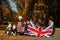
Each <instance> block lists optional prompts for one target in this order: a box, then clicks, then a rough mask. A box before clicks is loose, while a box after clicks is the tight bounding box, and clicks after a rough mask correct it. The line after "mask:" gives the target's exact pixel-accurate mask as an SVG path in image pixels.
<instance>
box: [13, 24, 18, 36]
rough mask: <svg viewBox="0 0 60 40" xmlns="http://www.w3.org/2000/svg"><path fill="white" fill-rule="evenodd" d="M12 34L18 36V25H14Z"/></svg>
mask: <svg viewBox="0 0 60 40" xmlns="http://www.w3.org/2000/svg"><path fill="white" fill-rule="evenodd" d="M12 34H13V35H14V36H15V35H16V34H17V30H16V25H15V24H13V27H12Z"/></svg>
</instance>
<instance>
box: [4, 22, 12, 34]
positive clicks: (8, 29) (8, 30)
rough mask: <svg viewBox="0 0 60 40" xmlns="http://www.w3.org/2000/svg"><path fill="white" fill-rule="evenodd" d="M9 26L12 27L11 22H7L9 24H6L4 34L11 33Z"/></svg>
mask: <svg viewBox="0 0 60 40" xmlns="http://www.w3.org/2000/svg"><path fill="white" fill-rule="evenodd" d="M11 27H12V24H11V23H10V22H9V24H8V26H7V28H6V31H5V34H6V35H11V33H12V31H11V30H12V29H11Z"/></svg>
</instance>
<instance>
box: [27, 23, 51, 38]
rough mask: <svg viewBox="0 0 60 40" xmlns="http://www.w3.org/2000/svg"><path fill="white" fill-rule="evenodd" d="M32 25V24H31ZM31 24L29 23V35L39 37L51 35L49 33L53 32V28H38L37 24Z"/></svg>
mask: <svg viewBox="0 0 60 40" xmlns="http://www.w3.org/2000/svg"><path fill="white" fill-rule="evenodd" d="M31 25H32V26H31ZM31 25H28V28H27V30H28V31H29V32H28V34H29V35H35V36H37V37H41V36H42V37H50V36H49V35H51V34H52V29H47V30H45V29H43V28H42V27H40V28H38V29H37V28H36V27H34V26H35V25H33V24H31Z"/></svg>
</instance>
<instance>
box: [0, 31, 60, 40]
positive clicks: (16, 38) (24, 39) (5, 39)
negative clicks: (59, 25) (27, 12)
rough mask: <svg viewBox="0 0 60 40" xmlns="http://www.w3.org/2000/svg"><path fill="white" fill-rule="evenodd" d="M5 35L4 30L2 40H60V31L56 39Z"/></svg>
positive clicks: (0, 37)
mask: <svg viewBox="0 0 60 40" xmlns="http://www.w3.org/2000/svg"><path fill="white" fill-rule="evenodd" d="M3 33H4V30H0V40H60V30H57V31H56V32H55V35H54V37H52V38H42V37H41V38H37V37H31V36H20V35H17V36H12V35H10V36H6V35H2V34H3Z"/></svg>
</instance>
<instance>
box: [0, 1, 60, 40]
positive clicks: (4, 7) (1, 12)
mask: <svg viewBox="0 0 60 40" xmlns="http://www.w3.org/2000/svg"><path fill="white" fill-rule="evenodd" d="M59 8H60V0H0V34H3V32H4V30H5V28H6V27H7V24H8V22H12V23H16V22H17V21H18V17H19V16H22V17H23V19H24V20H27V19H30V18H32V19H34V21H35V22H37V24H39V25H41V24H44V25H46V24H47V21H48V19H49V18H52V19H53V21H54V23H55V27H56V32H55V34H54V35H55V37H53V38H41V40H47V39H49V40H59V39H60V15H59V13H60V9H59ZM4 38H5V40H8V39H9V40H19V39H21V40H40V38H35V37H25V36H15V37H14V36H4V35H0V40H4ZM23 38H24V39H23Z"/></svg>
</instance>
